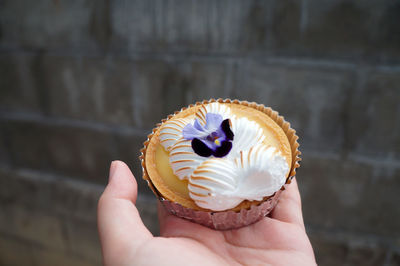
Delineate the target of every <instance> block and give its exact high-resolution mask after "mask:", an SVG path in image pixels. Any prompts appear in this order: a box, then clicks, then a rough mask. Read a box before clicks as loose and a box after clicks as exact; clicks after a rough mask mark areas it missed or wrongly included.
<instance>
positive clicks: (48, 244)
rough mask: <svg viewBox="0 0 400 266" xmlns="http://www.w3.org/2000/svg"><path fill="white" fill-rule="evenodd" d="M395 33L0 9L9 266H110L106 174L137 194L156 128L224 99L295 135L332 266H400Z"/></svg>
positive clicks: (86, 10)
mask: <svg viewBox="0 0 400 266" xmlns="http://www.w3.org/2000/svg"><path fill="white" fill-rule="evenodd" d="M399 17H400V2H398V1H392V0H384V1H382V0H370V1H344V0H343V1H333V0H323V1H321V0H319V1H316V0H301V1H300V0H299V1H294V0H292V1H290V0H279V1H278V0H268V1H256V0H240V1H239V0H229V1H228V0H224V1H187V0H186V1H184V0H180V1H172V0H167V1H165V0H148V1H137V0H136V1H107V0H102V1H90V0H89V1H59V0H58V1H57V0H53V1H45V0H40V1H31V2H28V1H11V0H3V1H0V264H1V265H54V264H55V263H56V262H57V265H93V264H100V261H101V258H100V251H99V243H98V239H97V232H96V227H95V224H96V221H95V219H96V203H97V199H98V197H99V195H100V194H101V192H102V190H103V188H104V185H105V184H106V180H107V171H108V167H109V163H110V161H111V160H114V159H121V160H124V161H126V162H127V163H128V164H129V166H130V167H131V169H132V170H133V172H134V174H135V176H136V177H138V178H139V179H140V177H141V169H140V167H139V162H138V160H137V157H138V154H139V149H140V147H141V146H142V143H143V141H144V140H145V136H146V135H147V134H148V133H149V131H150V130H151V128H152V127H153V126H154V125H155V124H156V123H157V122H159V121H160V120H161V118H164V117H166V116H167V115H168V114H169V113H171V112H173V111H175V110H177V109H179V108H180V107H182V106H185V105H188V104H189V103H192V102H195V101H197V100H202V99H208V98H218V97H222V98H238V99H244V100H249V101H256V102H259V103H263V104H265V105H267V106H271V107H272V108H274V109H276V110H278V111H279V112H280V113H281V114H283V115H284V116H285V117H286V119H287V120H288V121H290V122H291V123H292V126H293V127H294V128H296V129H297V131H298V134H299V135H300V137H301V139H300V141H301V150H302V152H303V162H302V167H301V169H300V170H299V172H298V180H299V186H300V190H301V193H302V199H303V210H304V217H305V221H306V225H307V230H308V233H309V235H310V237H311V240H312V243H313V246H314V249H315V252H316V256H317V260H318V262H319V264H320V265H360V264H362V265H398V264H399V263H400V244H399V243H400V233H399V232H400V208H399V207H398V204H397V202H398V193H399V191H400V152H399V151H400V126H399V125H400V123H399V122H400V107H399V106H400V105H399V102H400V24H399V23H398V18H399ZM139 193H140V198H139V201H138V206H139V208H140V209H141V210H142V215H143V217H144V220H145V222H146V224H148V225H149V227H150V228H151V230H152V231H153V232H154V233H157V230H158V229H157V224H156V216H155V202H154V197H152V195H151V192H150V190H149V189H148V188H147V187H146V185H145V184H144V183H143V182H142V181H141V182H139Z"/></svg>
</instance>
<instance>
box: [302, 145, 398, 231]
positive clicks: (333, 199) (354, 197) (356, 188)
mask: <svg viewBox="0 0 400 266" xmlns="http://www.w3.org/2000/svg"><path fill="white" fill-rule="evenodd" d="M320 156H321V155H307V151H304V153H303V163H302V167H301V169H299V173H298V174H297V179H298V183H299V187H300V191H301V193H302V200H303V202H304V204H303V212H304V219H305V222H306V223H308V224H312V225H319V226H321V227H323V228H325V229H334V228H342V229H346V230H349V231H353V232H360V233H373V234H377V235H381V236H387V237H394V238H396V237H397V238H398V237H399V236H400V235H399V234H398V233H397V232H399V229H400V228H399V225H400V220H399V219H400V213H399V209H398V208H396V202H397V200H396V197H397V192H396V191H398V190H399V189H400V187H399V186H400V183H399V178H398V177H399V174H400V172H399V169H398V168H397V169H394V170H393V171H388V172H376V171H374V168H373V167H371V166H370V165H368V164H366V163H362V162H356V161H352V160H340V159H337V158H323V157H322V158H321V157H320ZM374 173H375V174H374ZM371 210H373V211H371ZM388 210H390V212H388Z"/></svg>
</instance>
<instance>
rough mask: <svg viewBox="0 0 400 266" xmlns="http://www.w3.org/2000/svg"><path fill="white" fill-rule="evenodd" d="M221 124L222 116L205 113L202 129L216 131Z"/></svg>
mask: <svg viewBox="0 0 400 266" xmlns="http://www.w3.org/2000/svg"><path fill="white" fill-rule="evenodd" d="M221 123H222V116H221V115H219V114H214V113H207V114H206V124H205V125H204V128H205V129H206V130H207V131H209V132H210V131H211V132H213V131H216V130H217V129H218V128H219V126H220V125H221Z"/></svg>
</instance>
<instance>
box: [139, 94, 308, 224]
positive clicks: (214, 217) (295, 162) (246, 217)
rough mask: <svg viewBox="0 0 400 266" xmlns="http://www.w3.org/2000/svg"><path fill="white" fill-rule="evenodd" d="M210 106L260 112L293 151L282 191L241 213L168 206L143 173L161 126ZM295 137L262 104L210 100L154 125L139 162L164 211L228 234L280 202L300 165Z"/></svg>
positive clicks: (279, 117)
mask: <svg viewBox="0 0 400 266" xmlns="http://www.w3.org/2000/svg"><path fill="white" fill-rule="evenodd" d="M212 102H219V103H232V104H239V105H244V106H248V107H251V108H254V109H256V110H259V111H261V112H263V113H265V114H267V115H268V116H269V117H270V118H271V119H272V120H274V121H275V122H276V123H277V124H278V125H279V126H280V127H281V128H282V129H283V131H284V132H285V134H286V136H287V138H288V140H289V143H290V146H291V151H292V165H291V169H290V172H289V175H288V177H287V179H286V184H285V185H284V186H282V188H281V189H280V190H279V191H277V192H275V194H274V195H272V196H271V197H268V198H266V199H265V200H264V201H262V202H259V203H258V204H253V205H251V207H250V208H248V209H241V210H240V211H232V210H228V211H219V212H213V211H201V210H194V209H190V208H186V207H184V206H182V205H181V204H179V203H176V202H171V201H170V200H168V199H165V198H164V197H163V196H162V194H161V193H160V192H159V191H158V190H157V188H156V187H155V186H154V184H153V183H152V182H151V178H150V177H149V175H148V173H147V170H146V162H145V159H146V158H145V157H146V149H147V145H148V144H149V143H150V140H151V138H152V137H153V135H154V134H155V132H157V130H158V129H159V128H160V126H161V125H162V124H163V123H164V122H165V121H167V120H169V119H171V118H173V117H174V115H176V114H178V113H179V112H181V111H184V110H186V109H187V108H191V107H194V106H197V105H202V104H208V103H212ZM297 140H298V136H297V135H296V131H295V130H294V129H292V128H291V127H290V124H289V123H288V122H286V121H285V120H284V118H283V117H282V116H280V115H279V114H278V112H276V111H274V110H272V109H271V108H269V107H265V106H264V105H262V104H257V103H255V102H247V101H239V100H231V99H217V100H216V99H210V100H208V101H207V100H206V101H202V102H197V103H196V104H192V105H189V106H188V107H184V108H182V109H181V110H180V111H176V112H175V113H174V114H173V115H169V116H168V118H167V119H163V120H162V122H161V123H159V124H157V127H156V128H154V129H153V130H152V133H151V134H149V135H148V138H147V140H146V141H145V142H144V147H143V148H142V149H141V155H140V157H139V158H140V160H141V163H142V169H143V179H144V180H146V181H147V184H148V185H149V187H150V188H151V190H152V191H153V192H154V194H155V195H156V196H157V198H158V200H159V201H160V202H161V204H162V205H163V206H164V208H165V209H166V210H167V211H168V212H169V213H171V214H173V215H176V216H178V217H181V218H184V219H187V220H189V221H191V222H194V223H198V224H201V225H204V226H207V227H209V228H212V229H216V230H230V229H237V228H240V227H243V226H246V225H250V224H253V223H255V222H257V221H259V220H260V219H262V218H263V217H265V216H266V215H268V214H269V213H270V212H271V211H272V209H273V208H274V207H275V206H276V204H277V203H278V200H279V196H280V195H281V193H285V192H284V190H285V186H288V185H289V184H290V182H291V180H292V179H293V178H294V176H295V175H296V169H297V168H299V167H300V164H299V162H300V161H301V158H300V155H301V152H300V151H299V149H298V147H299V143H298V142H297Z"/></svg>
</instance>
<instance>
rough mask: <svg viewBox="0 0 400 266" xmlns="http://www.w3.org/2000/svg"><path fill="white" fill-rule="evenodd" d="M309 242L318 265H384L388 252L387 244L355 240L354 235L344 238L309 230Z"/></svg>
mask: <svg viewBox="0 0 400 266" xmlns="http://www.w3.org/2000/svg"><path fill="white" fill-rule="evenodd" d="M336 235H337V234H336ZM309 236H310V240H311V244H312V245H313V247H314V252H315V256H316V260H317V263H318V265H323V266H329V265H332V266H333V265H371V266H372V265H377V266H378V265H385V263H386V261H387V255H388V253H389V252H390V251H389V248H388V247H387V245H384V244H381V245H380V246H378V245H376V244H374V243H369V241H368V240H365V239H364V240H362V241H360V240H357V241H354V239H356V238H357V237H356V236H352V237H351V238H350V237H348V238H347V239H346V240H343V239H340V240H339V239H338V237H337V236H336V237H335V236H334V235H333V236H332V234H331V235H329V234H326V233H322V232H319V233H318V234H316V232H310V233H309Z"/></svg>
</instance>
